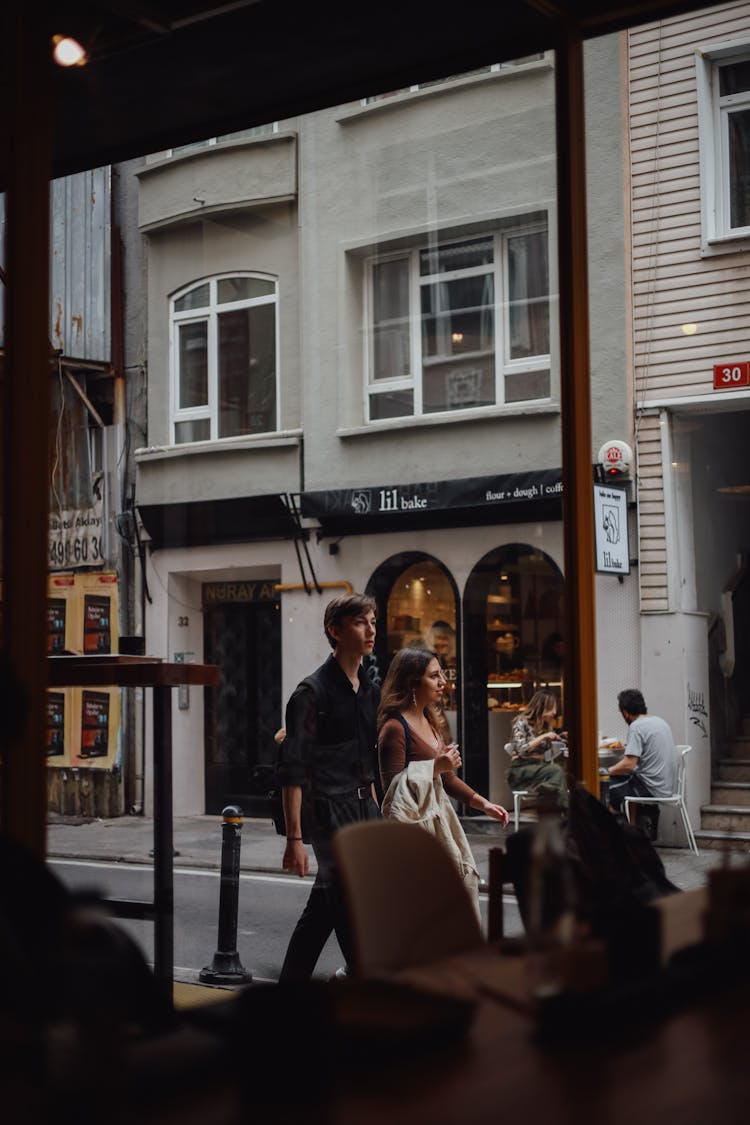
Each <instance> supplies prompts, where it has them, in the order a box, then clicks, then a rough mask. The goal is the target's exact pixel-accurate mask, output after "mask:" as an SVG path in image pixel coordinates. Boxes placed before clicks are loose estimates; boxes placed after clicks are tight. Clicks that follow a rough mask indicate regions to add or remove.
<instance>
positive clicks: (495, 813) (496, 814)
mask: <svg viewBox="0 0 750 1125" xmlns="http://www.w3.org/2000/svg"><path fill="white" fill-rule="evenodd" d="M471 803H472V805H473V806H474V808H475V809H478V810H479V811H480V812H482V813H484V815H485V816H491V817H492V819H493V820H499V821H500V824H501V825H502V827H503V828H505V826H506V825H507V823H508V820H509V817H508V812H507V810H506V809H504V808H503V806H502V805H496V804H494V803H493V802H492V801H488V800H487V798H486V797H483V796H482V794H481V793H475V794H474V796H473V798H472V801H471Z"/></svg>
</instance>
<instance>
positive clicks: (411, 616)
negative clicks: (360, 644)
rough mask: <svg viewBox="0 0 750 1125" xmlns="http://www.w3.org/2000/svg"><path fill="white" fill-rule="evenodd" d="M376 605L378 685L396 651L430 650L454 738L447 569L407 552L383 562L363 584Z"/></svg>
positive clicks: (453, 609)
mask: <svg viewBox="0 0 750 1125" xmlns="http://www.w3.org/2000/svg"><path fill="white" fill-rule="evenodd" d="M367 593H368V594H370V595H371V596H372V597H374V598H375V600H376V602H377V606H378V634H377V640H376V642H375V654H374V655H375V661H376V665H377V666H376V667H374V668H373V669H372V673H371V674H373V673H374V674H375V675H376V676H378V677H379V679H380V680H381V682H382V680H384V679H385V675H386V672H387V671H388V666H389V665H390V662H391V660H392V659H393V656H394V655H395V653H397V652H399V651H400V650H401V649H402V648H408V647H409V646H411V647H413V648H430V649H434V651H435V652H437V654H438V656H439V657H440V662H441V664H442V666H443V668H444V670H445V673H446V677H447V679H448V686H447V689H446V693H445V701H444V709H445V711H446V713H447V714H446V717H447V719H448V722H449V725H450V727H451V732H452V734H453V735H454V736H455V735H456V734H457V733H458V708H459V699H460V691H459V683H458V669H459V657H460V622H459V617H458V607H459V602H458V594H457V590H456V585H455V582H454V581H453V578H452V576H451V574H450V573H449V571H448V570H446V568H445V567H444V566H443V564H442V563H440V562H438V560H437V559H434V558H432V557H431V556H430V555H425V554H422V553H420V552H415V551H409V552H403V553H401V554H398V555H393V556H391V558H389V559H386V561H385V562H384V563H382V564H381V565H380V566H379V567H378V569H377V570H376V571H375V573H374V574H373V576H372V578H371V579H370V581H369V582H368V584H367Z"/></svg>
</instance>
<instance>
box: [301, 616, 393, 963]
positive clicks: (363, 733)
mask: <svg viewBox="0 0 750 1125" xmlns="http://www.w3.org/2000/svg"><path fill="white" fill-rule="evenodd" d="M323 628H324V629H325V633H326V636H327V638H328V641H329V644H330V645H331V647H332V648H333V653H332V654H331V655H330V656H329V657H328V659H327V660H326V662H325V663H324V664H322V665H321V666H320V668H317V669H316V670H315V672H313V673H312V675H311V676H308V677H306V679H304V680H303V681H302V682H301V683H300V684H298V686H297V687H296V689H295V691H294V693H293V694H292V697H291V699H290V700H289V703H288V704H287V709H286V738H285V740H284V742H283V744H282V748H281V764H280V774H281V783H282V799H283V805H284V819H285V822H286V848H285V850H284V861H283V867H284V870H285V871H289V872H290V873H292V874H294V875H299V876H304V875H306V874H307V871H308V865H309V857H308V852H307V848H306V847H305V840H306V839H307V837H308V835H309V838H310V841H311V843H312V846H313V851H314V852H315V858H316V860H317V863H318V873H317V876H316V878H315V882H314V884H313V887H312V890H311V891H310V897H309V898H308V900H307V905H306V906H305V909H304V911H303V912H302V915H301V917H300V919H299V921H298V922H297V925H296V927H295V929H294V933H293V934H292V937H291V940H290V942H289V947H288V949H287V952H286V957H285V958H284V964H283V966H282V969H281V975H280V978H279V979H280V980H281V981H302V980H309V979H310V977H311V976H312V973H313V971H314V969H315V965H316V964H317V961H318V958H319V956H320V954H321V952H322V949H323V946H324V945H325V943H326V941H327V940H328V938H329V937H330V935H331V933H332V932H333V931H334V930H335V932H336V937H337V938H338V942H339V945H340V946H341V950H342V952H343V954H344V957H345V958H346V961H347V964H348V963H350V961H351V956H352V948H351V938H350V933H349V924H348V920H347V915H346V907H345V903H344V900H343V896H342V892H341V887H340V883H339V877H338V872H337V871H336V868H335V864H334V859H333V847H332V840H333V835H334V833H335V832H336V830H337V829H338V828H341V827H342V826H343V825H344V824H351V823H352V822H354V821H358V820H369V819H371V818H373V817H377V816H379V815H380V813H379V811H378V806H377V803H376V801H375V790H374V780H375V776H376V773H375V771H376V763H377V749H376V746H377V727H376V718H377V710H378V704H379V702H380V691H379V689H378V688H376V687H375V685H374V684H372V683H371V681H370V680H369V678H368V677H367V675H366V674H365V672H364V670H363V668H362V665H361V662H362V657H363V656H366V655H369V654H370V653H371V652H372V649H373V645H374V644H375V602H374V601H373V600H372V598H369V597H366V596H364V595H362V594H343V595H341V596H340V597H338V598H334V599H333V601H332V602H329V604H328V605H327V606H326V610H325V615H324V618H323ZM303 812H304V817H303ZM303 819H304V821H305V832H304V833H303ZM303 836H304V839H303Z"/></svg>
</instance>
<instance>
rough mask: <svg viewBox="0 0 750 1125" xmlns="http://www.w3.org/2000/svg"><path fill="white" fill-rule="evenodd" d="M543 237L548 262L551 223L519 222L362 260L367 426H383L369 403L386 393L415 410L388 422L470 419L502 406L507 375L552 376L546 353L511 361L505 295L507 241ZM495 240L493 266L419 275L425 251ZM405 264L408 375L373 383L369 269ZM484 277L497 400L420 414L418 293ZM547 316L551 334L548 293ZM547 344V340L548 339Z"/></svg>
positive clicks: (520, 402) (372, 301) (532, 400)
mask: <svg viewBox="0 0 750 1125" xmlns="http://www.w3.org/2000/svg"><path fill="white" fill-rule="evenodd" d="M539 232H544V233H546V235H547V257H548V261H549V254H550V243H549V222H547V223H545V222H540V221H539V220H536V221H533V222H523V221H522V220H519V222H518V223H517V224H514V225H511V226H508V227H504V228H503V229H502V230H495V231H492V232H486V231H485V232H481V231H467V232H466V233H465V234H455V233H454V234H451V235H450V236H447V235H446V236H444V237H442V238H439V239H438V241H437V242H436V243H432V242H430V243H428V242H427V241H420V242H419V243H418V244H415V245H413V246H409V247H406V248H404V249H401V250H394V251H391V252H386V253H379V254H376V255H371V256H369V257H367V258H366V259H365V261H364V286H365V302H364V317H365V323H364V326H363V333H362V335H363V340H364V363H363V366H364V376H365V377H364V402H363V416H364V418H365V421H366V423H368V424H370V423H372V424H373V425H382V424H383V421H384V420H383V419H381V418H373V417H372V416H371V409H370V408H371V403H372V400H373V398H375V397H377V396H378V395H380V394H385V393H388V392H390V391H411V392H412V397H413V410H412V413H411V414H403V415H398V416H397V417H394V418H393V419H389V420H390V421H399V420H403V419H407V418H422V417H428V418H450V417H451V416H452V415H454V414H460V415H462V416H464V415H466V414H467V413H468V414H481V413H483V412H486V411H488V410H493V409H495V408H496V407H498V406H504V405H505V379H506V377H507V376H508V375H513V374H523V373H526V372H528V373H529V374H531V373H534V372H539V371H549V372H550V375H551V356H550V354H549V353H546V354H545V355H539V356H527V357H525V358H524V359H511V358H510V355H509V351H510V304H509V301H508V300H507V299H506V294H507V293H508V292H509V281H508V255H507V252H506V248H507V243H508V239H510V238H514V237H517V236H519V235H524V234H535V233H539ZM488 237H491V238H492V240H493V261H492V265H490V266H476V267H474V266H471V267H468V268H466V269H459V270H451V271H447V272H442V273H438V274H426V275H425V276H420V272H419V256H420V254H421V252H422V251H423V250H426V249H431V250H435V249H437V250H439V249H440V247H441V246H444V245H453V244H455V243H457V242H463V241H466V242H469V241H471V240H473V239H476V238H488ZM398 259H406V260H407V261H408V263H409V310H408V316H409V328H410V330H409V356H410V369H411V370H410V374H409V375H408V376H402V377H400V378H397V379H375V378H374V347H375V333H374V331H373V328H374V324H375V289H374V284H373V267H374V266H375V265H379V264H381V263H382V262H385V261H395V260H398ZM483 273H492V275H493V280H494V292H495V305H494V313H495V315H494V362H495V401H494V402H493V403H488V404H487V405H485V406H473V407H463V408H461V409H460V410H436V411H430V412H429V414H425V413H424V409H423V406H424V404H423V394H422V384H423V367H424V364H423V360H422V317H421V301H420V288H421V286H422V285H429V284H434V282H435V280H440V281H451V280H453V279H455V278H461V277H475V276H478V275H480V274H483ZM547 302H548V313H549V317H550V323H549V328H550V334H551V332H552V320H551V294H550V292H548V294H547ZM550 339H551V336H550ZM470 354H471V353H464V354H463V355H462V356H460V357H456V358H461V359H465V358H470ZM550 401H551V385H550V394H549V395H545V396H543V397H538V398H529V399H514V400H513V401H512V403H511V404H510V405H512V406H517V407H518V408H519V409H521V408H522V407H523V406H524V405H526V404H528V403H548V402H550Z"/></svg>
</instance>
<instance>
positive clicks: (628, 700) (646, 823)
mask: <svg viewBox="0 0 750 1125" xmlns="http://www.w3.org/2000/svg"><path fill="white" fill-rule="evenodd" d="M617 705H618V707H619V708H620V714H621V715H622V717H623V719H624V720H625V722H626V723H627V724H628V738H627V742H626V743H625V752H624V754H623V756H622V758H620V760H619V761H618V762H615V763H614V764H613V765H611V766H610V767H609V776H610V786H609V804H610V807H611V808H612V809H613V811H615V812H620V811H621V809H622V806H623V802H624V800H625V798H626V797H671V796H672V794H673V793H674V791H675V788H676V786H677V758H676V754H675V748H674V738H673V737H672V731H671V729H670V727H669V724H668V723H665V722H664V719H659V718H657V716H656V715H649V714H648V712H647V709H646V701H645V699H644V698H643V695H642V694H641V692H640V691H638V689H637V688H628V689H627V691H621V692H620V694H619V695H618V697H617ZM636 808H637V813H636V824H637V825H638V826H639V827H641V828H643V830H644V831H645V832H646V833H647V834H648V835H649V836H650V838H651V839H652V840H655V839H656V836H657V830H658V825H659V806H658V805H637V806H636Z"/></svg>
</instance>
